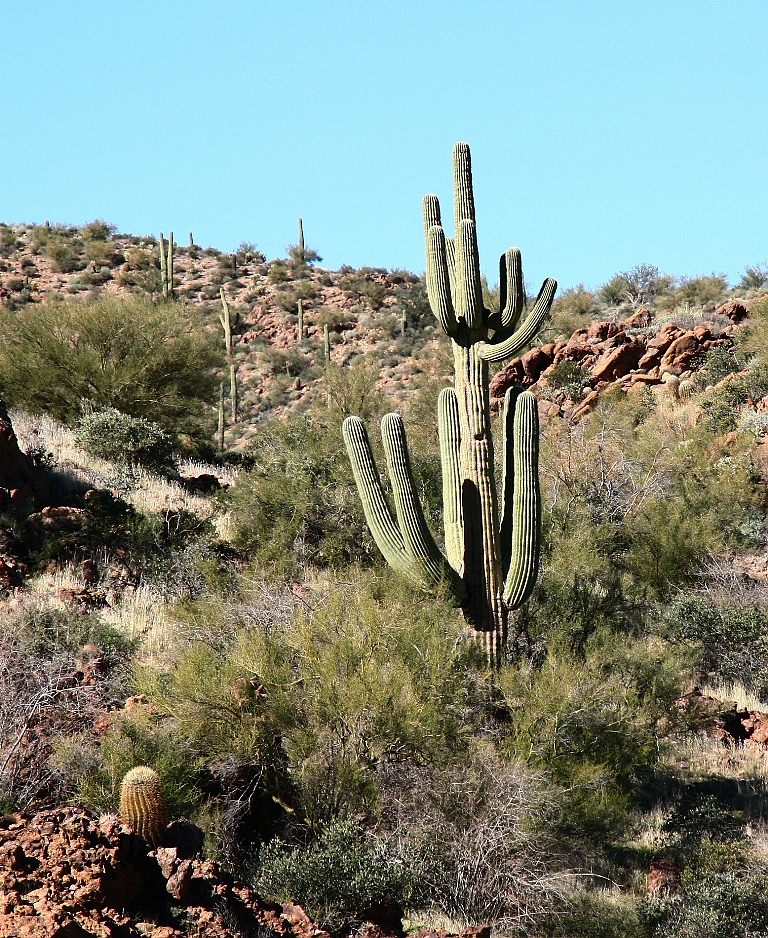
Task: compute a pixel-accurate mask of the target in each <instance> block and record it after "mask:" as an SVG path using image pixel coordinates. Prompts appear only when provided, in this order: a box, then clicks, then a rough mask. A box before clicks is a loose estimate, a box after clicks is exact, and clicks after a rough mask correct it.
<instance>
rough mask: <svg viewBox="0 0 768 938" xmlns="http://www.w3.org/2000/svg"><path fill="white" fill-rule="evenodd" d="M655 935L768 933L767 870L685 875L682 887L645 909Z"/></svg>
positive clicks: (713, 937)
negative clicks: (673, 894) (670, 895)
mask: <svg viewBox="0 0 768 938" xmlns="http://www.w3.org/2000/svg"><path fill="white" fill-rule="evenodd" d="M644 912H645V917H646V920H647V922H648V924H649V925H650V926H651V927H652V929H653V935H654V938H734V936H736V935H745V936H747V935H749V936H752V935H754V936H755V938H757V936H762V935H766V934H768V895H767V894H766V892H765V870H762V869H751V870H750V869H741V870H732V871H727V872H724V873H706V874H704V875H694V876H691V877H685V878H684V885H683V889H682V890H681V891H680V892H679V893H678V894H677V895H675V896H672V897H670V898H668V899H662V900H657V901H656V902H648V903H647V904H646V906H645V909H644Z"/></svg>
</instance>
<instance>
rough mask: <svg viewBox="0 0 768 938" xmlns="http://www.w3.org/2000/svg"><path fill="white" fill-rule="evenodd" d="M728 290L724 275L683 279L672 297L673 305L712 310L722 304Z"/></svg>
mask: <svg viewBox="0 0 768 938" xmlns="http://www.w3.org/2000/svg"><path fill="white" fill-rule="evenodd" d="M727 290H728V280H727V278H726V277H725V275H724V274H711V275H710V276H708V277H682V278H681V279H680V282H679V284H678V286H677V287H676V288H675V290H674V292H673V295H672V297H671V300H670V302H671V305H672V306H679V305H680V304H683V303H688V304H690V305H691V306H703V307H705V308H711V307H713V306H716V305H717V304H718V303H720V302H722V300H723V298H724V295H725V293H726V291H727Z"/></svg>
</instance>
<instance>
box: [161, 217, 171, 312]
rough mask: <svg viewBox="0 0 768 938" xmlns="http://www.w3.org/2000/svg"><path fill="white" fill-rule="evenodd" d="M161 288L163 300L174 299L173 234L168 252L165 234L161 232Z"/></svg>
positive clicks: (169, 239) (169, 241) (169, 236)
mask: <svg viewBox="0 0 768 938" xmlns="http://www.w3.org/2000/svg"><path fill="white" fill-rule="evenodd" d="M159 247H160V286H161V289H162V291H163V299H165V300H172V299H173V232H171V233H170V234H169V235H168V250H167V252H166V248H165V241H164V240H163V233H162V231H161V232H160V244H159Z"/></svg>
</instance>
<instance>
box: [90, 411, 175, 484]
mask: <svg viewBox="0 0 768 938" xmlns="http://www.w3.org/2000/svg"><path fill="white" fill-rule="evenodd" d="M75 439H76V441H77V443H78V445H79V446H81V447H82V448H83V449H84V450H85V451H86V452H87V453H90V454H91V455H92V456H97V457H98V458H100V459H107V460H110V461H111V462H117V463H127V464H128V465H142V466H146V467H148V468H150V469H155V470H156V471H160V472H167V471H169V470H171V469H172V468H173V459H172V450H173V441H172V440H171V438H170V436H168V434H167V433H166V432H165V431H164V430H163V429H162V427H160V426H158V425H157V424H156V423H152V421H151V420H145V419H144V418H143V417H130V416H129V415H128V414H123V413H121V412H120V411H119V410H115V408H113V407H110V408H107V409H106V410H100V411H96V412H95V413H92V414H87V415H85V416H83V417H81V418H80V420H79V421H78V422H77V424H76V426H75Z"/></svg>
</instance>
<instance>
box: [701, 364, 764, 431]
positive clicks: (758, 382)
mask: <svg viewBox="0 0 768 938" xmlns="http://www.w3.org/2000/svg"><path fill="white" fill-rule="evenodd" d="M766 394H768V362H765V363H763V362H760V363H758V364H756V365H755V366H754V367H752V368H751V369H750V370H749V372H748V373H747V374H743V375H742V374H738V375H735V376H734V377H733V378H732V379H731V380H730V381H726V382H725V383H724V384H723V385H722V386H721V387H719V388H718V389H717V390H716V391H714V392H713V393H712V394H711V395H710V396H709V397H708V398H707V399H706V400H705V401H703V402H702V407H703V409H704V412H705V414H706V415H707V420H708V422H709V425H710V427H711V428H712V430H713V431H714V432H715V433H727V432H728V431H729V430H733V429H735V427H736V422H737V420H738V412H739V408H740V407H741V406H742V405H744V404H746V403H748V402H750V401H759V400H761V399H762V398H763V397H765V395H766Z"/></svg>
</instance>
